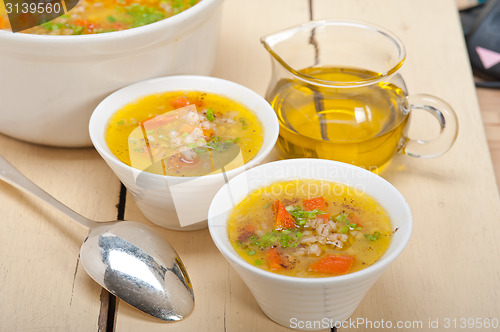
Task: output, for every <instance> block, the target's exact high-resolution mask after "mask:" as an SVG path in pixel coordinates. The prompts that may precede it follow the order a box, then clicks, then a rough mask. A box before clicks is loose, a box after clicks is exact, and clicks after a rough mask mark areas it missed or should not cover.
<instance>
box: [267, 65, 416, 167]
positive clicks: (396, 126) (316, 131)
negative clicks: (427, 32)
mask: <svg viewBox="0 0 500 332" xmlns="http://www.w3.org/2000/svg"><path fill="white" fill-rule="evenodd" d="M300 72H301V73H302V74H304V75H308V76H311V77H314V78H315V79H320V80H324V81H331V82H361V81H363V80H366V79H369V78H373V77H377V76H378V74H377V73H374V72H371V71H368V70H364V69H358V68H336V67H310V68H305V69H302V70H300ZM267 100H269V102H270V103H271V105H272V107H273V108H274V110H275V111H276V113H277V115H278V119H279V124H280V136H279V138H278V147H279V150H280V152H281V154H282V155H283V156H284V157H286V158H302V157H308V158H323V159H331V160H338V161H342V162H346V163H351V164H354V165H358V166H361V167H364V168H367V169H370V170H375V169H376V168H380V167H382V166H383V165H385V164H386V163H387V162H388V161H389V160H390V159H391V158H392V156H393V155H394V153H395V152H396V151H398V149H399V148H400V147H401V143H402V141H401V140H402V138H403V129H404V127H405V125H406V123H407V121H408V117H409V116H408V114H409V113H408V111H407V110H408V105H407V101H406V98H405V93H404V91H403V90H402V89H401V88H400V87H398V86H396V85H393V84H390V83H386V82H380V83H378V84H374V85H371V86H365V87H359V86H355V87H354V88H347V87H343V88H332V87H325V86H319V85H318V86H314V87H313V86H311V85H310V84H309V83H301V82H300V81H297V80H280V81H279V82H278V84H277V85H276V86H275V87H274V88H273V89H271V90H269V93H268V96H267Z"/></svg>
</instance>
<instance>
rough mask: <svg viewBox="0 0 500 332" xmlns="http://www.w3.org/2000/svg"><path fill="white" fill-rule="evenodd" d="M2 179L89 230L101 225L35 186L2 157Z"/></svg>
mask: <svg viewBox="0 0 500 332" xmlns="http://www.w3.org/2000/svg"><path fill="white" fill-rule="evenodd" d="M0 179H1V180H3V181H5V182H7V183H8V184H10V185H12V186H14V187H16V188H19V189H21V190H23V191H25V192H27V193H30V194H32V195H34V196H36V197H38V198H39V199H41V200H42V201H44V202H46V203H48V204H50V205H52V206H53V207H54V208H56V209H58V210H59V211H61V212H62V213H64V214H65V215H67V216H68V217H70V218H71V219H73V220H75V221H77V222H78V223H80V224H81V225H83V226H85V227H87V228H88V229H90V228H93V227H95V226H98V225H99V224H100V223H98V222H96V221H93V220H90V219H87V218H85V217H84V216H82V215H80V214H78V213H76V212H75V211H73V210H71V209H70V208H68V207H67V206H66V205H64V204H62V203H61V202H59V201H58V200H56V199H55V198H54V197H52V196H51V195H49V194H48V193H47V192H46V191H44V190H43V189H42V188H40V187H39V186H37V185H36V184H34V183H33V182H32V181H31V180H30V179H28V178H27V177H26V176H24V174H22V173H21V172H20V171H19V170H17V168H15V167H14V166H12V165H11V164H10V163H9V162H8V161H7V160H6V159H5V158H4V157H2V156H0Z"/></svg>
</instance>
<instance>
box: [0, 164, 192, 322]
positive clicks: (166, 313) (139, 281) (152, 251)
mask: <svg viewBox="0 0 500 332" xmlns="http://www.w3.org/2000/svg"><path fill="white" fill-rule="evenodd" d="M0 179H1V180H3V181H5V182H7V183H9V184H11V185H13V186H15V187H17V188H19V189H22V190H24V191H26V192H28V193H30V194H33V195H34V196H36V197H38V198H40V199H41V200H43V201H44V202H46V203H48V204H50V205H52V206H53V207H55V208H56V209H58V210H59V211H61V212H62V213H64V214H66V215H67V216H68V217H70V218H71V219H73V220H75V221H77V222H78V223H80V224H81V225H83V226H85V227H87V228H88V229H89V230H90V232H89V234H88V236H87V238H86V239H85V241H84V243H83V244H82V247H81V250H80V261H81V262H82V265H83V267H84V268H85V270H86V271H87V273H88V274H89V275H90V276H91V277H92V278H93V279H94V280H95V281H96V282H97V283H99V284H100V285H101V286H102V287H104V288H106V289H107V290H108V291H109V292H110V293H112V294H113V295H115V296H116V297H118V298H120V299H122V300H123V301H125V302H127V303H129V304H131V305H132V306H134V307H136V308H137V309H139V310H141V311H143V312H145V313H147V314H150V315H151V316H154V317H157V318H160V319H162V320H165V321H177V320H181V319H183V318H184V317H186V316H187V315H189V314H190V313H191V311H192V310H193V307H194V296H193V289H192V286H191V282H190V281H189V276H188V274H187V272H186V270H185V268H184V265H183V264H182V262H181V259H180V258H179V256H178V255H177V253H176V252H175V250H174V249H173V248H172V247H171V246H170V244H169V243H168V242H167V240H165V239H164V238H163V237H161V236H160V235H158V233H157V232H155V231H154V230H153V229H152V228H150V227H148V226H146V225H143V224H141V223H138V222H133V221H110V222H97V221H93V220H90V219H87V218H85V217H83V216H81V215H79V214H78V213H76V212H75V211H73V210H71V209H70V208H68V207H67V206H65V205H64V204H62V203H61V202H59V201H58V200H56V199H55V198H53V197H52V196H51V195H49V194H48V193H46V192H45V191H44V190H43V189H41V188H40V187H38V186H37V185H36V184H34V183H33V182H31V180H29V179H28V178H27V177H25V176H24V175H23V174H22V173H21V172H19V171H18V170H17V169H16V168H15V167H14V166H12V165H11V164H10V163H9V162H8V161H7V160H5V159H4V158H3V157H2V156H0Z"/></svg>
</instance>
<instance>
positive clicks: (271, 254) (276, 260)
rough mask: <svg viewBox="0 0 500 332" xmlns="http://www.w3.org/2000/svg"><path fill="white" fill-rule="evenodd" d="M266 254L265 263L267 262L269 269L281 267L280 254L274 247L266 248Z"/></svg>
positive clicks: (279, 268) (273, 269) (274, 269)
mask: <svg viewBox="0 0 500 332" xmlns="http://www.w3.org/2000/svg"><path fill="white" fill-rule="evenodd" d="M266 256H267V263H268V266H269V269H270V270H272V271H277V270H281V269H283V265H282V260H281V256H280V254H279V253H278V252H277V251H276V248H269V249H267V252H266Z"/></svg>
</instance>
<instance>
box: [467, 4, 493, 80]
mask: <svg viewBox="0 0 500 332" xmlns="http://www.w3.org/2000/svg"><path fill="white" fill-rule="evenodd" d="M460 17H461V20H462V27H463V30H464V35H465V41H466V44H467V50H468V52H469V59H470V62H471V65H472V69H473V70H474V73H475V74H476V75H478V76H480V77H482V78H485V79H486V81H483V82H476V86H478V87H487V88H500V0H488V1H487V2H486V3H485V4H481V5H478V6H476V7H472V8H469V9H467V10H464V11H461V12H460Z"/></svg>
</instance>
